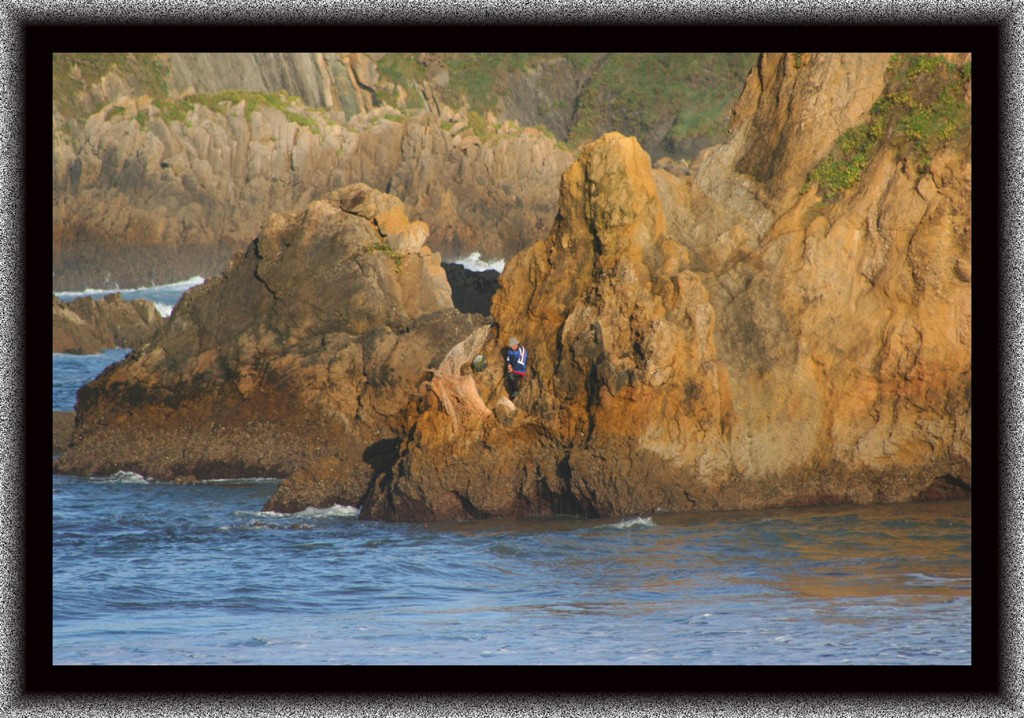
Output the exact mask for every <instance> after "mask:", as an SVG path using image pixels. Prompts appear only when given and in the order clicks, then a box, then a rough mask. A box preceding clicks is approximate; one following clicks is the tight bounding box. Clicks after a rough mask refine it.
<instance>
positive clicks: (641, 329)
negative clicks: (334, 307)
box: [363, 56, 971, 521]
mask: <svg viewBox="0 0 1024 718" xmlns="http://www.w3.org/2000/svg"><path fill="white" fill-rule="evenodd" d="M887 61H888V57H887V56H880V57H877V58H876V57H869V56H842V57H838V58H837V57H834V56H803V57H801V58H800V63H799V64H800V67H799V68H796V64H797V60H796V58H794V57H793V56H769V57H766V58H765V60H764V61H763V62H762V63H761V66H760V72H759V75H758V76H757V77H756V78H752V80H751V81H750V82H749V83H748V86H747V89H746V91H745V93H744V96H743V97H742V98H741V100H740V102H739V103H738V105H737V115H736V130H735V134H734V139H733V141H732V142H731V143H730V144H728V145H724V146H721V147H718V148H714V149H712V150H709V151H707V152H705V153H704V154H703V155H702V157H701V158H699V160H698V162H695V163H694V167H693V175H692V176H684V177H677V176H673V175H670V174H669V173H667V172H661V171H659V172H652V170H651V166H650V160H649V158H648V157H647V156H646V155H645V154H644V153H643V152H642V150H640V148H639V146H638V145H637V144H636V143H635V141H633V140H631V139H627V138H623V137H621V136H616V135H609V136H606V137H604V138H602V139H601V140H599V141H598V142H596V143H594V144H592V145H589V146H587V147H586V148H584V150H582V151H581V153H580V159H579V161H578V162H577V163H576V164H574V165H573V166H572V167H571V168H570V169H569V170H568V171H567V172H566V173H565V174H564V176H563V180H562V185H561V197H560V205H559V212H558V216H557V219H556V222H555V224H554V226H553V229H552V231H551V233H550V235H549V237H548V239H547V240H546V241H545V242H541V243H538V244H537V245H534V246H533V247H530V248H529V249H527V250H525V251H524V252H522V253H520V254H519V255H517V256H516V257H515V258H513V259H512V260H511V261H510V262H509V263H508V265H507V267H506V270H505V272H504V274H503V275H502V278H501V287H500V289H499V291H498V293H497V294H496V296H495V298H494V303H493V315H494V319H495V323H496V327H495V330H494V332H492V334H490V335H489V336H488V337H486V338H485V339H483V340H481V342H480V344H479V347H478V349H479V351H480V352H482V353H484V354H485V355H486V356H488V357H491V358H492V359H491V368H490V369H489V370H487V371H485V372H483V373H481V374H477V375H473V376H474V377H475V379H476V381H475V386H476V387H477V389H478V393H479V395H480V398H482V399H483V402H484V404H485V405H486V406H488V407H493V411H490V412H488V413H484V412H477V413H476V414H475V415H474V416H475V419H474V420H472V421H467V420H465V418H462V419H460V420H459V421H458V422H455V421H453V420H452V410H451V402H450V401H449V402H447V403H446V402H444V401H441V400H440V398H443V397H444V396H445V394H446V389H445V382H447V383H451V380H450V379H445V380H444V381H442V382H440V383H439V382H438V379H435V380H434V382H432V383H431V384H438V386H437V387H432V386H431V385H430V384H428V385H427V386H425V387H424V390H423V394H422V397H421V400H420V403H419V406H418V407H417V411H416V412H415V413H413V414H412V415H410V417H409V419H408V427H409V434H408V438H407V440H406V441H405V443H404V444H403V446H402V448H401V459H400V461H399V463H398V464H397V465H396V467H395V471H394V474H393V476H391V477H385V478H383V479H381V480H380V481H378V482H376V484H375V486H374V489H373V490H372V491H371V493H370V495H369V496H368V498H367V503H366V505H365V506H364V509H363V514H364V515H366V516H369V517H375V518H383V519H397V520H416V521H419V520H428V519H461V518H471V517H481V516H496V515H500V516H519V515H527V514H546V513H562V512H568V513H578V514H589V515H595V514H596V515H622V514H633V513H645V512H651V511H656V510H659V509H662V510H687V509H729V508H757V507H766V506H785V505H800V504H828V503H843V502H853V503H872V502H891V501H905V500H913V499H918V498H934V497H946V496H956V495H961V496H962V495H964V494H967V493H969V492H970V485H971V454H970V447H971V428H970V411H971V401H970V379H971V355H970V322H971V304H970V207H971V205H970V192H971V181H970V159H969V157H970V148H969V147H967V148H966V149H963V148H960V149H956V148H955V147H953V146H951V147H949V148H947V149H946V150H944V151H943V152H941V153H940V154H939V155H937V156H936V157H935V158H934V159H933V161H932V162H931V164H930V167H929V169H928V170H927V171H925V172H924V173H923V174H920V175H919V174H917V172H916V171H915V169H914V168H913V167H911V166H910V164H909V163H907V162H904V161H902V160H901V159H900V157H899V155H897V154H896V152H895V150H894V148H892V147H887V146H883V147H882V149H881V150H880V151H878V152H877V153H876V154H875V156H874V158H873V160H872V161H871V163H870V164H869V165H868V167H867V168H866V170H865V173H864V176H863V178H862V179H861V181H860V182H859V183H858V185H857V186H856V187H855V188H853V189H851V190H850V191H848V192H846V193H845V194H844V195H843V196H842V197H841V198H840V199H839V200H837V201H835V202H834V203H832V204H829V205H823V204H822V203H821V199H820V197H818V196H817V195H816V193H815V191H814V188H813V187H810V188H806V187H804V182H805V180H806V177H807V176H808V173H809V172H810V170H811V169H812V168H813V166H814V164H815V163H816V162H817V161H818V160H820V159H821V157H822V156H824V153H825V152H826V151H827V150H828V146H829V144H830V142H832V141H834V140H835V138H836V137H838V136H839V135H840V134H842V133H843V132H844V131H845V130H847V129H849V128H850V127H853V126H854V125H856V124H858V123H859V122H862V121H863V119H864V116H865V113H866V112H867V109H868V108H870V107H871V105H872V103H873V102H874V100H875V99H877V97H878V95H879V93H881V91H882V88H883V85H884V83H883V82H882V81H881V78H882V76H883V75H884V69H885V66H886V62H887ZM797 70H798V71H797ZM838 78H841V80H842V81H841V82H839V81H838ZM830 83H831V84H830ZM812 103H813V104H814V106H815V107H820V106H822V105H825V106H828V107H830V108H831V112H830V117H831V118H832V119H831V121H830V122H828V123H821V124H820V126H818V127H814V128H810V129H808V131H807V132H806V133H801V132H800V131H798V130H799V129H800V128H801V126H803V127H807V123H808V122H809V121H810V118H811V117H812V116H813V111H814V110H813V107H811V104H812ZM802 137H803V138H805V139H803V140H802V139H801V138H802ZM820 143H825V144H824V146H821V144H820ZM760 148H768V149H767V150H765V149H760ZM794 183H796V184H794ZM511 335H515V336H517V337H519V338H520V339H521V340H522V341H523V342H524V344H525V345H526V346H527V347H528V349H529V350H530V352H531V360H532V371H531V379H530V381H529V382H528V383H527V384H526V387H525V389H524V390H523V392H522V393H521V394H520V396H519V397H518V399H517V400H516V404H517V405H518V407H517V409H516V411H514V412H510V411H508V408H507V406H504V408H502V409H501V410H500V411H499V408H498V405H497V402H498V400H499V398H500V397H503V396H504V394H503V392H502V390H501V388H500V380H501V377H500V371H501V362H500V359H498V358H497V357H498V351H499V349H500V347H501V346H502V345H503V343H504V342H505V341H506V340H507V339H508V337H509V336H511ZM463 393H465V390H463Z"/></svg>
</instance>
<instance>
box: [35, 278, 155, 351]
mask: <svg viewBox="0 0 1024 718" xmlns="http://www.w3.org/2000/svg"><path fill="white" fill-rule="evenodd" d="M163 323H164V318H163V317H162V316H161V315H160V312H159V311H157V308H156V305H154V304H153V302H150V301H146V300H145V299H132V300H130V301H128V300H125V299H123V298H122V297H121V295H120V293H117V292H115V293H113V294H108V295H106V296H105V297H103V298H102V299H100V300H98V301H97V300H95V299H92V298H90V297H78V298H76V299H73V300H72V301H70V302H65V301H63V300H61V299H60V298H59V297H58V296H57V295H56V294H55V295H53V351H54V353H62V354H97V353H99V352H101V351H104V350H105V349H113V348H114V347H125V348H139V347H141V346H142V345H143V344H145V343H146V342H148V341H149V340H150V338H151V337H152V336H153V334H154V333H155V332H156V330H157V329H159V328H160V327H161V326H162V325H163Z"/></svg>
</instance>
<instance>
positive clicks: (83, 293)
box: [54, 275, 206, 313]
mask: <svg viewBox="0 0 1024 718" xmlns="http://www.w3.org/2000/svg"><path fill="white" fill-rule="evenodd" d="M205 281H206V278H205V277H200V276H199V275H196V276H194V277H192V278H191V279H183V280H182V281H180V282H171V283H170V284H156V285H153V286H151V287H135V288H133V289H121V288H119V287H114V288H113V289H81V290H77V291H68V292H54V294H56V295H57V296H58V297H59V298H60V299H62V300H64V301H67V300H68V299H75V298H77V297H94V296H103V295H106V294H116V293H117V292H120V293H121V294H129V293H134V292H152V291H156V290H162V289H166V290H169V291H175V290H179V289H180V290H181V291H185V290H186V289H191V288H192V287H195V286H197V285H200V284H202V283H203V282H205ZM161 313H163V312H161Z"/></svg>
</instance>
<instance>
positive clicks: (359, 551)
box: [52, 288, 972, 666]
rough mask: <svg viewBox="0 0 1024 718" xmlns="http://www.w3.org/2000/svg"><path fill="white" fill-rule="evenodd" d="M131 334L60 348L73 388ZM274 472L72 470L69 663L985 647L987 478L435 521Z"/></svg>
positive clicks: (729, 655)
mask: <svg viewBox="0 0 1024 718" xmlns="http://www.w3.org/2000/svg"><path fill="white" fill-rule="evenodd" d="M155 289H156V290H157V291H164V289H165V288H155ZM180 291H183V290H180ZM180 291H179V293H180ZM140 293H141V295H143V296H144V293H145V291H144V290H140ZM125 351H126V350H115V351H111V352H106V353H104V354H103V355H94V356H93V357H91V358H86V357H74V356H71V355H64V354H54V355H53V364H54V379H53V397H54V398H53V407H54V409H55V410H57V409H60V410H68V409H69V408H71V407H73V405H74V402H73V396H74V392H75V391H76V390H77V387H78V386H81V384H83V383H85V382H87V381H89V380H90V379H92V378H93V377H94V376H95V375H96V374H98V373H99V372H100V371H101V370H102V368H103V367H104V366H106V365H107V364H109V363H111V362H113V361H117V360H119V359H120V358H121V357H122V356H123V355H124V353H125ZM277 483H278V478H277V477H237V478H232V479H224V480H219V481H210V482H204V483H200V484H197V485H189V486H178V485H172V484H166V483H158V482H152V481H149V480H147V479H146V478H145V477H143V476H139V475H137V474H132V473H127V472H120V473H117V474H114V475H112V476H105V477H92V478H84V477H71V476H62V475H54V476H53V477H52V500H53V506H52V511H53V662H54V664H58V665H59V664H108V665H124V664H144V665H151V664H161V665H176V664H188V665H224V664H234V665H259V664H272V665H299V664H302V665H317V664H320V665H346V664H363V665H369V664H378V665H537V664H550V665H620V666H628V665H737V664H741V665H760V664H770V665H970V664H971V650H972V645H971V510H970V502H969V501H937V502H920V503H913V504H895V505H883V506H867V507H861V506H840V507H826V508H802V509H777V510H763V511H744V512H723V513H685V514H667V513H666V514H662V513H656V514H651V515H646V516H628V517H617V518H609V519H600V520H582V519H574V518H554V519H534V520H529V519H527V520H517V521H511V520H488V521H476V522H466V523H447V524H426V525H424V524H389V523H383V522H376V521H361V520H359V518H358V507H349V506H336V507H333V508H331V509H319V510H315V509H308V510H306V511H303V512H300V513H298V514H291V515H284V514H277V513H270V512H264V511H263V510H262V507H263V505H264V503H265V502H266V500H267V498H268V497H269V496H270V495H271V494H272V493H273V491H274V489H275V488H276V486H277Z"/></svg>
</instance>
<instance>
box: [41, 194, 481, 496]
mask: <svg viewBox="0 0 1024 718" xmlns="http://www.w3.org/2000/svg"><path fill="white" fill-rule="evenodd" d="M428 234H429V230H428V227H427V225H426V224H424V223H423V222H421V221H415V222H410V221H409V220H408V218H407V216H406V214H405V211H404V208H403V206H402V204H401V202H400V201H399V200H397V199H396V198H394V197H392V196H389V195H385V194H383V193H381V192H378V191H376V190H373V189H372V188H370V187H368V186H367V185H351V186H348V187H345V188H343V189H340V190H337V191H335V192H333V193H332V194H331V195H330V196H329V198H327V199H325V200H318V201H315V202H312V203H310V204H309V206H308V207H307V208H306V209H305V210H304V211H301V212H297V213H293V214H275V215H271V217H270V219H269V220H268V221H267V224H266V226H265V227H264V229H263V231H262V232H261V233H260V236H259V237H258V238H257V239H256V240H255V241H254V242H252V243H251V244H250V245H249V247H248V249H247V250H246V252H245V253H244V255H241V256H239V257H236V259H235V260H234V261H233V263H232V265H231V266H230V268H229V269H228V270H227V271H225V273H224V274H223V275H220V276H218V277H215V278H213V279H210V280H207V281H206V282H205V283H204V284H203V285H200V286H198V287H195V288H193V289H191V290H190V291H189V292H187V293H186V294H185V295H184V296H183V297H182V299H181V301H180V302H179V304H178V306H177V307H176V308H175V310H174V313H173V314H172V316H171V317H170V319H169V320H168V322H167V323H166V324H165V326H164V327H163V328H162V329H161V330H160V331H159V332H158V333H157V334H156V336H155V337H154V338H153V339H152V341H151V342H150V344H149V346H148V347H146V348H145V349H143V350H141V351H136V352H134V353H133V354H132V355H131V356H130V357H128V358H127V359H125V360H124V361H123V362H121V363H119V364H116V365H114V366H112V367H110V368H108V369H107V370H106V371H105V372H104V373H103V374H102V375H101V376H100V377H99V378H97V379H96V380H95V381H94V382H92V383H90V384H88V385H86V386H85V387H83V388H82V389H81V390H80V392H79V395H78V405H77V418H76V426H75V431H74V435H73V437H72V440H71V444H70V446H69V447H68V448H67V450H66V451H65V452H64V454H63V455H62V456H61V457H60V459H59V461H58V463H57V470H58V471H61V472H63V473H70V474H75V475H94V474H106V473H112V472H114V471H117V470H129V471H135V472H137V473H140V474H143V475H145V476H148V477H152V478H155V479H163V480H176V481H180V482H188V481H193V480H195V479H205V478H219V477H220V478H222V477H240V476H278V477H287V480H286V481H284V482H283V483H282V485H281V487H280V489H279V491H278V493H277V494H276V495H275V496H274V498H273V499H272V500H271V502H270V504H269V505H268V508H272V509H275V510H281V511H297V510H300V509H302V508H305V507H307V506H331V505H334V504H338V503H341V504H352V505H358V504H359V503H360V502H361V500H362V497H363V494H364V493H365V491H366V487H367V486H368V484H369V482H370V479H371V478H372V477H373V475H374V474H375V472H380V471H384V470H386V468H387V467H388V466H389V465H390V463H391V462H393V460H394V449H395V443H396V442H395V437H396V436H397V435H398V424H399V421H400V413H401V410H403V409H404V408H405V405H406V402H407V401H408V398H409V396H410V395H411V394H412V393H413V392H414V390H415V388H416V386H417V385H418V384H419V383H420V381H421V380H422V379H423V378H424V376H425V372H426V371H427V369H428V368H429V367H431V366H436V365H437V363H438V362H439V361H440V360H441V359H442V358H443V357H444V356H445V354H446V353H447V352H448V350H449V348H450V347H451V346H452V345H454V344H455V343H457V342H458V341H459V340H461V339H462V338H463V337H465V336H467V335H468V334H470V333H471V332H472V331H473V329H474V328H476V327H477V326H479V325H481V324H483V323H484V321H485V320H484V317H482V316H479V315H467V314H462V313H460V312H459V311H457V310H456V309H454V308H453V306H452V300H451V290H450V288H449V286H448V283H447V281H446V278H445V272H444V270H443V269H442V268H441V258H440V256H439V255H438V254H436V253H435V252H433V251H431V250H430V249H429V247H427V246H426V245H425V244H424V242H425V240H426V239H427V237H428Z"/></svg>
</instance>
